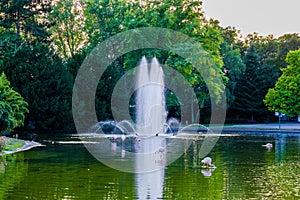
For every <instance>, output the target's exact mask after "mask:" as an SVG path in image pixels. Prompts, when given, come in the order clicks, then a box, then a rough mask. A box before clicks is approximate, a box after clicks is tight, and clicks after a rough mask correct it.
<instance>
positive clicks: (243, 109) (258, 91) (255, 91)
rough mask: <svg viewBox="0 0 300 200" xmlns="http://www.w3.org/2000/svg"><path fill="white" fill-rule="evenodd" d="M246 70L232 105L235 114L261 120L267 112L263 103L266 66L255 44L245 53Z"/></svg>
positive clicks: (239, 82)
mask: <svg viewBox="0 0 300 200" xmlns="http://www.w3.org/2000/svg"><path fill="white" fill-rule="evenodd" d="M244 63H245V65H246V71H245V72H244V73H243V75H242V76H241V78H240V79H239V81H238V82H237V88H236V99H235V102H234V104H233V106H232V111H233V112H234V113H235V115H236V116H237V117H238V116H241V117H243V118H245V119H248V120H260V118H258V117H263V116H264V115H265V112H267V109H266V107H265V106H264V105H263V101H262V100H263V98H264V92H263V91H264V89H263V88H264V87H265V86H264V83H263V81H264V76H263V75H264V70H265V69H264V67H263V66H262V65H261V62H260V57H259V55H258V54H257V50H256V48H255V47H254V45H251V46H250V47H249V49H248V51H247V52H246V54H245V58H244Z"/></svg>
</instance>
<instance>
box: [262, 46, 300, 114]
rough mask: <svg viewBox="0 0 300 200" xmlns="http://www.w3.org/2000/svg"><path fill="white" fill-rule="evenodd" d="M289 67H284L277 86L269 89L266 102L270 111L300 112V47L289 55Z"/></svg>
mask: <svg viewBox="0 0 300 200" xmlns="http://www.w3.org/2000/svg"><path fill="white" fill-rule="evenodd" d="M286 62H287V63H289V65H288V66H287V68H283V69H282V75H281V76H280V78H279V79H278V81H277V83H276V85H275V88H271V89H269V91H268V93H267V95H266V97H265V99H264V103H265V104H266V106H267V107H268V109H269V110H270V111H278V112H281V113H284V114H286V115H287V116H295V115H297V114H298V115H299V114H300V49H299V50H296V51H290V52H289V53H288V55H287V58H286Z"/></svg>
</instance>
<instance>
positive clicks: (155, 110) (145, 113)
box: [135, 56, 166, 136]
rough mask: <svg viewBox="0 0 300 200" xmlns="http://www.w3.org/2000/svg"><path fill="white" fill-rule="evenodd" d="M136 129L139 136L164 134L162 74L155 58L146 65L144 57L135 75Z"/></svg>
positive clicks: (164, 110)
mask: <svg viewBox="0 0 300 200" xmlns="http://www.w3.org/2000/svg"><path fill="white" fill-rule="evenodd" d="M136 88H137V91H136V96H135V101H136V129H137V133H138V134H139V135H141V136H153V135H156V134H158V133H162V132H164V130H163V129H164V128H163V127H164V124H165V122H166V108H165V94H164V73H163V70H162V68H161V66H160V64H159V63H158V60H157V59H156V58H153V59H152V61H151V63H148V62H147V60H146V58H145V56H144V57H143V58H142V60H141V62H140V64H139V65H138V67H137V75H136Z"/></svg>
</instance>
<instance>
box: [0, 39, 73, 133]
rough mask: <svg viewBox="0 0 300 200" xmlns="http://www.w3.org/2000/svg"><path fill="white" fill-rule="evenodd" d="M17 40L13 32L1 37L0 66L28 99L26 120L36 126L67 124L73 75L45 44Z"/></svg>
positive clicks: (50, 126)
mask: <svg viewBox="0 0 300 200" xmlns="http://www.w3.org/2000/svg"><path fill="white" fill-rule="evenodd" d="M18 43H19V39H18V38H16V37H15V36H14V35H12V37H10V38H9V37H6V39H5V40H4V41H2V45H1V46H0V47H1V52H3V54H2V55H1V62H0V69H1V70H2V71H4V72H5V74H6V75H7V77H8V79H9V80H10V82H11V83H12V85H13V87H14V88H15V89H16V91H18V92H19V93H20V94H21V95H22V96H23V97H24V99H25V100H26V101H27V102H29V106H28V108H29V111H30V112H29V114H27V115H26V122H25V123H26V124H28V123H29V122H30V123H31V124H34V125H35V128H36V129H61V128H67V127H68V126H69V125H70V123H71V122H70V121H71V119H72V118H71V92H72V91H71V85H72V81H71V80H72V79H71V77H70V75H69V73H68V72H67V70H66V68H65V66H64V65H63V63H62V60H61V59H60V58H59V57H58V55H57V54H55V53H54V52H53V51H52V50H50V49H49V47H48V46H47V45H45V44H41V43H39V42H35V43H33V42H32V44H34V45H33V46H31V45H27V44H26V43H22V44H21V45H19V46H18V45H17V44H18Z"/></svg>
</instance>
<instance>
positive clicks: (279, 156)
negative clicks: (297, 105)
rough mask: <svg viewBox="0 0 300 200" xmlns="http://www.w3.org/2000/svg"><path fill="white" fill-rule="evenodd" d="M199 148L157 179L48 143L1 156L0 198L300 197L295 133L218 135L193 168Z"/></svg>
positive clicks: (79, 148) (299, 144)
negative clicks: (205, 161) (205, 162)
mask: <svg viewBox="0 0 300 200" xmlns="http://www.w3.org/2000/svg"><path fill="white" fill-rule="evenodd" d="M44 137H45V136H44ZM44 139H45V138H43V140H44ZM47 139H48V140H49V139H50V140H62V139H67V137H65V136H64V137H63V138H62V137H56V138H55V137H54V136H51V138H47ZM267 142H271V143H273V145H274V146H273V148H271V149H270V150H268V149H267V148H266V147H263V146H262V145H263V144H266V143H267ZM200 146H201V142H195V143H193V145H191V146H190V148H189V149H188V151H187V152H186V153H185V154H183V155H182V156H181V157H180V158H179V159H178V160H176V161H175V162H174V163H172V164H171V165H169V166H166V167H165V169H163V170H161V171H159V172H158V174H159V176H157V173H156V175H155V176H152V175H151V173H150V174H148V175H147V174H146V175H144V176H143V177H141V175H137V174H132V173H125V172H120V171H117V170H114V169H111V168H109V167H107V166H105V165H104V164H102V163H100V162H99V161H98V160H96V159H95V158H94V157H93V156H92V155H91V154H90V153H89V152H88V151H87V150H86V149H85V147H84V146H83V145H82V144H56V143H54V144H52V143H47V144H46V146H45V147H38V148H34V149H31V150H29V151H26V152H19V153H16V154H13V155H6V156H4V157H1V158H0V199H113V200H116V199H184V200H186V199H299V198H300V197H299V196H300V193H299V189H300V134H299V135H296V134H294V135H288V134H270V135H266V134H256V135H249V134H244V135H240V136H236V135H230V134H228V135H226V136H222V137H220V139H219V140H218V143H217V144H216V146H215V147H214V149H213V150H212V151H211V152H210V154H209V156H210V157H212V158H213V163H214V164H215V165H216V166H217V168H216V169H215V170H214V171H212V172H210V171H203V170H202V169H201V168H199V165H200V162H201V158H199V156H198V155H197V152H198V151H197V150H198V149H199V148H200ZM156 177H159V179H160V180H154V179H156Z"/></svg>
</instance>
